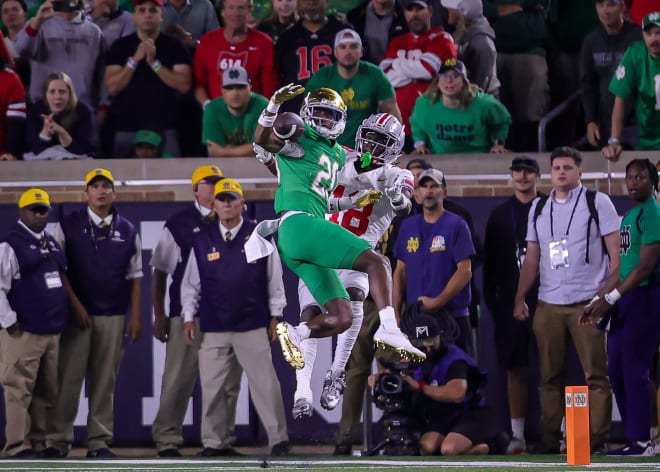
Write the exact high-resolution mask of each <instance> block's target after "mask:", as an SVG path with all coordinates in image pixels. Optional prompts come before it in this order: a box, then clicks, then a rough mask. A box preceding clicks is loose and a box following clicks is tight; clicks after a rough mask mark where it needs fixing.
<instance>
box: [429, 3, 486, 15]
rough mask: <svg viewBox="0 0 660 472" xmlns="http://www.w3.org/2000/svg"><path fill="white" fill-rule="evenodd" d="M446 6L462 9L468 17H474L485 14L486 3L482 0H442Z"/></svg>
mask: <svg viewBox="0 0 660 472" xmlns="http://www.w3.org/2000/svg"><path fill="white" fill-rule="evenodd" d="M440 4H441V5H442V6H443V7H445V8H451V9H453V10H458V11H460V12H461V13H462V14H463V16H465V17H466V18H470V19H474V18H479V17H481V16H483V14H484V5H483V3H482V2H481V0H440Z"/></svg>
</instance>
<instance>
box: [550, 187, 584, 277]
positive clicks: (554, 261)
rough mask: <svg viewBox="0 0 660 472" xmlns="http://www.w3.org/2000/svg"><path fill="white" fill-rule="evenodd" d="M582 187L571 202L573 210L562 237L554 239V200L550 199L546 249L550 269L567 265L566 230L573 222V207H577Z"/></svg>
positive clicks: (567, 230)
mask: <svg viewBox="0 0 660 472" xmlns="http://www.w3.org/2000/svg"><path fill="white" fill-rule="evenodd" d="M583 188H584V187H581V188H580V192H578V195H577V198H576V199H575V203H574V204H573V210H572V211H571V218H570V219H569V220H568V226H566V233H565V235H564V237H563V238H561V239H555V230H554V220H553V210H554V201H553V200H552V198H551V199H550V242H549V243H548V249H549V250H550V267H551V268H552V269H559V268H561V267H569V263H568V260H569V259H568V232H569V230H570V229H571V224H572V223H573V216H575V209H576V208H577V205H578V202H579V201H580V197H581V196H582V190H583Z"/></svg>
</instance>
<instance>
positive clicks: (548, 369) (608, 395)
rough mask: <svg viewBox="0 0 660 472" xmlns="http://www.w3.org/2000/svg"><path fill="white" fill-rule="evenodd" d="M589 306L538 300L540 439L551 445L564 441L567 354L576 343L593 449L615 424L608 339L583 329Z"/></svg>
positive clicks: (535, 328)
mask: <svg viewBox="0 0 660 472" xmlns="http://www.w3.org/2000/svg"><path fill="white" fill-rule="evenodd" d="M587 303H588V302H583V303H576V304H573V305H564V306H562V305H551V304H549V303H544V302H542V301H540V300H539V304H538V307H537V308H536V313H535V315H534V322H533V329H534V334H535V335H536V342H537V344H538V348H539V364H540V366H539V367H540V374H541V381H540V385H539V396H540V401H541V438H542V440H543V441H544V442H546V443H547V444H551V445H555V444H556V445H558V444H559V440H560V439H561V421H562V418H563V417H564V410H565V403H564V402H565V400H564V387H565V385H566V382H565V365H566V352H567V348H568V343H569V340H572V341H573V345H574V346H575V350H576V351H577V354H578V357H579V358H580V363H581V364H582V370H583V371H584V377H585V379H586V382H587V385H588V387H589V405H590V408H589V426H590V430H591V444H592V446H596V445H599V444H600V443H602V442H603V441H605V440H606V439H607V435H608V433H609V430H610V423H611V421H612V389H611V387H610V381H609V378H608V377H607V354H606V352H605V335H604V333H603V332H602V331H600V330H598V329H596V328H595V327H593V326H580V325H579V324H578V317H579V316H580V314H581V313H582V310H583V308H584V305H586V304H587Z"/></svg>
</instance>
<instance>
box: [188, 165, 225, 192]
mask: <svg viewBox="0 0 660 472" xmlns="http://www.w3.org/2000/svg"><path fill="white" fill-rule="evenodd" d="M221 178H222V170H220V167H218V166H199V167H198V168H197V169H195V172H193V175H192V184H193V187H194V186H195V185H197V184H198V183H199V181H200V180H206V181H207V182H209V183H211V184H214V183H216V182H217V181H218V180H220V179H221Z"/></svg>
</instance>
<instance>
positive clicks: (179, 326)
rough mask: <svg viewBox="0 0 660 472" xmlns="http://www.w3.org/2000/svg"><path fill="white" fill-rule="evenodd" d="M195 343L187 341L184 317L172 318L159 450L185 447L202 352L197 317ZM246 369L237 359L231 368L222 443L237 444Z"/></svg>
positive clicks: (157, 431) (155, 432) (156, 432)
mask: <svg viewBox="0 0 660 472" xmlns="http://www.w3.org/2000/svg"><path fill="white" fill-rule="evenodd" d="M194 323H195V340H194V342H193V343H192V344H188V343H187V342H186V340H185V339H184V338H183V334H182V331H183V318H182V317H180V316H174V317H172V318H170V332H169V337H168V339H167V347H166V351H165V368H164V370H163V380H162V384H161V390H160V405H159V407H158V413H157V414H156V419H155V420H154V424H153V426H152V429H151V431H152V436H153V439H154V442H155V443H156V447H157V448H158V450H159V451H162V450H165V449H176V448H178V447H180V446H181V445H182V444H183V428H182V425H183V419H184V417H185V415H186V408H187V407H188V400H189V399H190V396H191V395H192V391H193V388H194V387H195V381H196V380H197V376H198V374H199V371H198V362H197V356H198V353H199V340H200V339H201V337H202V336H201V333H200V331H199V318H195V320H194ZM242 374H243V369H241V366H240V365H239V364H238V362H237V361H236V359H235V358H234V362H233V363H232V365H231V366H230V368H229V373H228V375H227V380H226V383H225V387H224V393H225V395H224V397H223V399H224V401H225V402H226V405H225V407H223V408H220V409H218V423H219V424H220V425H222V426H223V427H224V428H225V431H224V432H221V433H220V435H221V437H222V442H223V443H226V444H233V443H234V442H235V441H236V437H235V434H234V426H235V422H236V403H237V402H238V394H239V392H240V389H241V376H242Z"/></svg>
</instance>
